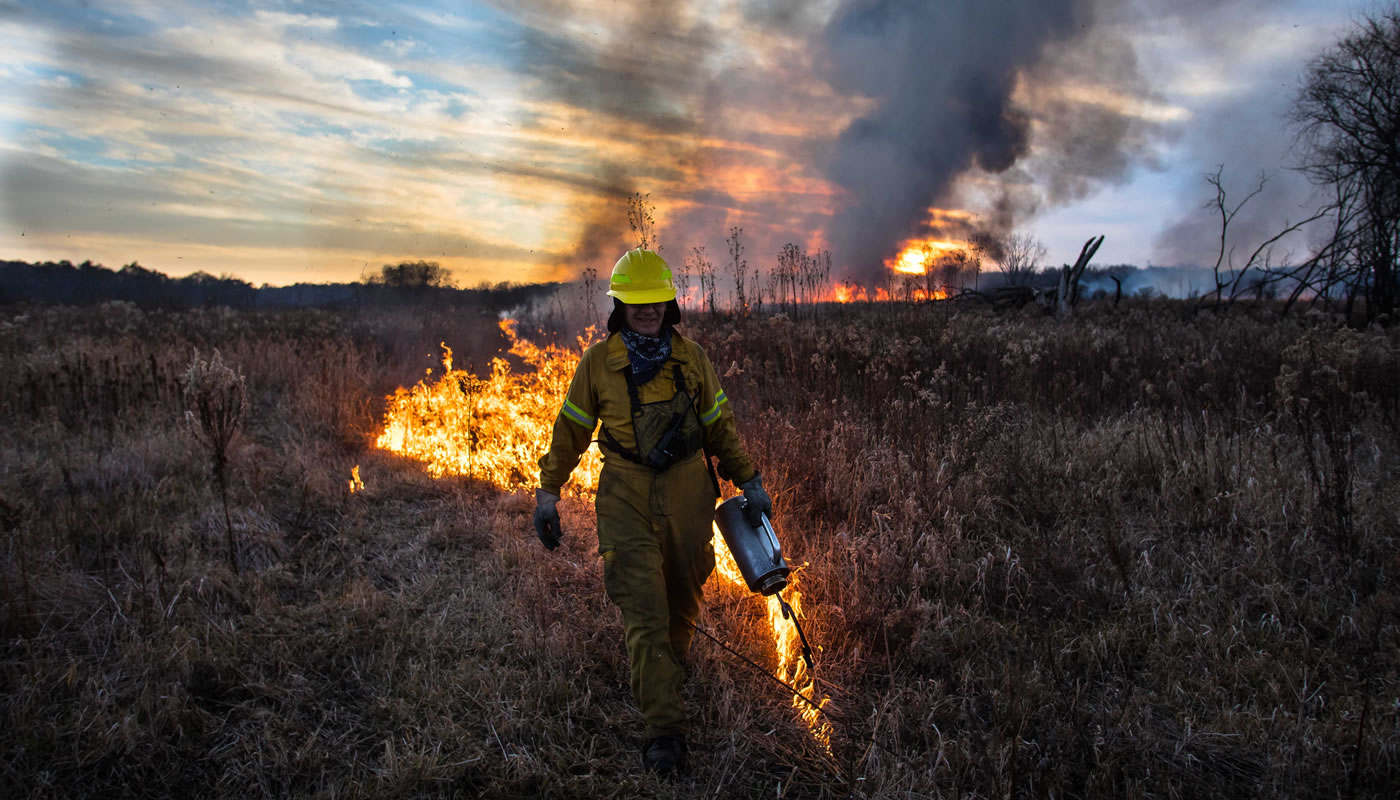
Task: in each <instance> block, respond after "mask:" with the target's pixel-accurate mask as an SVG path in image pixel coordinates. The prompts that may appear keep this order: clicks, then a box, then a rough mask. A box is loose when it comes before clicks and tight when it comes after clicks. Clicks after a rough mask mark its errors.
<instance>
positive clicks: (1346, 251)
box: [1290, 7, 1400, 319]
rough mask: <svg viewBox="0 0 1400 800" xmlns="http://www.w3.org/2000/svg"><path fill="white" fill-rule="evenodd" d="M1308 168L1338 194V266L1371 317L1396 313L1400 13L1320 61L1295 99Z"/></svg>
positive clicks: (1363, 28)
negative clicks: (1351, 275)
mask: <svg viewBox="0 0 1400 800" xmlns="http://www.w3.org/2000/svg"><path fill="white" fill-rule="evenodd" d="M1290 116H1291V119H1292V121H1293V123H1294V124H1295V125H1296V126H1297V128H1298V131H1299V133H1300V139H1299V143H1300V151H1301V164H1300V169H1301V170H1302V172H1303V173H1304V174H1305V175H1307V176H1308V178H1309V179H1310V180H1312V181H1313V182H1314V183H1315V184H1317V185H1320V186H1329V187H1333V188H1334V194H1335V196H1336V198H1337V202H1336V204H1335V205H1334V206H1333V207H1332V208H1331V209H1329V210H1330V211H1331V212H1332V213H1333V214H1334V215H1335V218H1336V222H1337V223H1338V224H1337V225H1336V227H1335V228H1334V232H1335V236H1334V240H1333V242H1332V245H1331V249H1332V250H1333V253H1332V254H1331V255H1332V260H1333V264H1332V266H1333V267H1336V268H1339V269H1343V270H1344V271H1345V270H1346V269H1352V270H1354V279H1353V294H1354V293H1355V292H1356V291H1361V292H1364V294H1365V297H1366V300H1367V301H1368V302H1367V317H1368V319H1374V318H1376V317H1377V316H1380V315H1389V314H1392V313H1393V312H1394V311H1395V306H1396V294H1397V289H1400V285H1398V284H1397V272H1400V263H1398V262H1400V7H1396V8H1394V9H1392V10H1390V11H1388V12H1386V13H1384V14H1381V15H1379V16H1364V17H1362V18H1361V21H1360V22H1359V24H1358V26H1357V29H1356V30H1355V31H1353V32H1352V33H1351V34H1349V35H1348V36H1346V37H1344V38H1343V39H1342V40H1341V41H1340V42H1338V43H1337V44H1336V45H1334V46H1333V47H1331V48H1329V49H1327V50H1324V51H1323V52H1322V53H1321V54H1319V55H1318V56H1317V57H1316V58H1315V59H1313V61H1312V63H1311V64H1310V65H1309V67H1308V74H1307V78H1306V80H1305V83H1304V85H1303V88H1302V90H1301V91H1300V92H1299V94H1298V97H1297V98H1296V99H1295V100H1294V104H1293V108H1292V111H1291V115H1290Z"/></svg>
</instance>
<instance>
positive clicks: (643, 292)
mask: <svg viewBox="0 0 1400 800" xmlns="http://www.w3.org/2000/svg"><path fill="white" fill-rule="evenodd" d="M608 297H616V298H617V299H618V300H621V301H622V302H624V303H626V304H627V305H629V306H644V305H647V304H649V303H665V302H668V301H671V300H675V299H676V290H675V288H674V287H669V288H668V287H664V286H663V287H661V288H659V289H609V290H608Z"/></svg>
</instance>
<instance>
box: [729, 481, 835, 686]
mask: <svg viewBox="0 0 1400 800" xmlns="http://www.w3.org/2000/svg"><path fill="white" fill-rule="evenodd" d="M747 504H748V501H747V500H745V499H744V498H743V496H742V495H741V496H737V497H731V498H729V499H728V500H726V501H724V502H723V503H720V504H719V506H718V507H717V508H715V525H716V526H718V527H719V532H720V535H721V536H723V537H724V543H725V544H726V545H728V547H729V553H730V554H731V555H732V556H734V563H736V564H738V565H739V572H740V573H742V574H743V576H744V582H745V583H746V584H748V587H749V591H752V592H757V593H758V594H761V595H764V596H765V597H766V596H776V597H777V598H778V603H779V604H780V605H781V606H782V609H783V619H788V620H792V625H793V627H794V628H796V629H797V638H798V639H799V640H800V641H801V642H802V660H803V661H805V662H807V669H808V671H814V670H815V664H813V662H812V648H811V647H809V646H808V645H807V635H806V634H805V633H803V632H802V623H800V622H798V621H797V613H796V612H794V611H793V610H792V606H790V605H788V602H787V600H784V599H783V596H782V595H781V594H780V592H782V590H783V589H785V588H787V582H788V581H787V577H788V574H789V573H791V572H792V570H791V569H790V568H789V567H788V565H787V561H786V560H784V559H783V546H782V545H781V544H780V543H779V542H778V533H777V531H775V530H774V529H773V523H772V521H771V520H769V519H768V515H767V514H764V513H762V512H760V513H759V515H758V518H759V524H757V525H755V524H753V523H751V522H749V518H748V516H747V515H746V514H745V506H747Z"/></svg>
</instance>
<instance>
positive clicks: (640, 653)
mask: <svg viewBox="0 0 1400 800" xmlns="http://www.w3.org/2000/svg"><path fill="white" fill-rule="evenodd" d="M608 295H610V296H611V297H612V298H613V310H612V313H611V315H610V316H609V317H608V337H607V339H605V340H604V341H602V342H599V343H598V344H595V345H593V346H592V347H590V348H588V350H586V351H585V352H584V354H583V358H582V359H581V360H580V361H579V365H578V370H577V371H576V372H575V373H574V377H573V382H572V383H571V384H570V386H569V392H568V395H567V396H566V397H565V399H564V404H563V407H562V408H561V409H560V412H559V417H558V419H556V420H555V422H554V430H553V436H552V438H551V441H550V446H549V452H547V453H546V454H545V455H544V456H543V457H542V458H541V459H540V462H539V463H540V488H539V489H538V490H536V492H535V500H536V509H535V531H536V533H537V534H538V535H539V538H540V541H541V542H543V543H544V546H545V547H547V548H549V549H551V550H553V549H554V548H555V547H558V546H559V541H560V536H561V533H560V527H559V512H558V511H557V510H556V507H555V505H556V503H558V501H559V492H560V487H562V486H563V485H564V483H566V482H567V481H568V478H569V474H570V473H572V472H573V470H574V467H576V466H577V465H578V461H579V458H580V456H582V454H583V451H584V450H585V449H586V448H587V447H588V445H589V442H590V440H591V439H592V437H593V431H594V429H595V428H596V427H597V426H598V424H599V423H602V430H601V432H600V434H599V438H598V444H599V446H600V448H601V450H602V453H603V472H602V475H601V476H600V477H599V479H598V495H597V500H596V503H595V510H596V511H597V515H598V554H599V555H600V556H602V558H603V583H604V586H605V588H606V590H607V594H608V597H609V598H610V599H611V600H612V602H613V603H614V604H616V605H617V607H618V608H619V609H620V610H621V611H622V624H623V628H624V630H625V633H626V643H627V655H628V659H629V661H630V664H631V685H632V696H633V697H634V698H635V700H636V702H637V705H638V706H639V707H640V709H641V712H642V716H643V718H644V719H645V720H646V736H645V739H644V741H645V744H644V745H643V747H642V764H643V765H644V766H645V768H646V769H648V770H651V771H654V772H657V773H662V774H665V773H672V772H675V771H678V770H681V769H684V767H685V762H686V742H685V736H686V733H687V727H688V720H687V717H686V713H685V705H684V703H683V702H682V700H681V683H682V681H683V679H684V671H683V668H682V665H683V664H684V662H685V658H686V653H687V651H688V650H689V648H690V639H691V634H692V632H693V629H692V628H691V625H692V624H693V623H694V622H695V620H696V618H697V617H698V615H699V612H700V600H701V591H702V587H703V586H704V583H705V579H706V578H708V577H709V575H710V572H711V571H713V570H714V566H715V552H714V548H713V547H712V546H711V545H710V536H711V529H710V524H711V520H712V519H713V517H714V508H715V499H716V498H717V497H718V496H719V482H718V481H717V480H716V479H715V476H714V472H713V468H712V467H711V465H710V459H709V456H715V457H716V458H717V459H718V461H719V474H720V475H721V476H722V477H724V478H725V479H726V480H729V481H732V482H733V483H734V484H735V485H737V486H738V487H739V488H740V489H741V490H743V493H744V497H745V498H746V500H747V501H748V509H747V513H749V514H750V516H751V517H752V518H753V519H754V521H755V524H757V517H758V514H759V513H760V512H762V513H767V514H769V515H771V514H772V510H773V503H772V501H771V499H770V498H769V496H768V493H767V492H766V491H764V489H763V482H762V480H761V479H760V477H759V474H758V473H757V472H756V471H755V470H754V468H753V465H752V464H751V463H750V461H749V458H748V456H747V455H745V453H744V450H743V447H742V446H741V445H740V443H739V436H738V433H737V432H736V430H735V426H734V413H733V411H732V410H731V407H730V406H729V403H728V399H727V398H726V397H725V394H724V390H723V389H721V388H720V385H719V378H718V376H717V375H716V374H715V369H714V366H713V365H711V364H710V359H709V358H708V357H707V356H706V355H705V353H704V351H702V350H701V349H700V347H699V345H697V344H696V343H695V342H693V341H691V340H689V339H687V338H685V337H684V336H681V335H680V334H679V333H677V332H676V331H675V325H676V324H677V323H679V322H680V319H681V312H680V306H679V305H678V304H677V302H676V290H675V287H674V285H673V284H672V281H671V268H670V267H669V266H667V264H666V262H665V260H663V259H662V258H661V256H659V255H657V254H656V253H655V252H653V251H651V250H641V249H639V250H631V251H629V252H627V253H625V254H624V255H623V256H622V258H620V259H618V261H617V264H616V266H614V267H613V271H612V278H611V280H610V281H609V283H608Z"/></svg>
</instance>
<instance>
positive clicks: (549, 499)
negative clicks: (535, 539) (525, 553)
mask: <svg viewBox="0 0 1400 800" xmlns="http://www.w3.org/2000/svg"><path fill="white" fill-rule="evenodd" d="M558 502H559V495H557V494H552V493H550V492H546V491H545V490H544V489H536V490H535V535H537V536H539V537H540V542H541V543H542V544H543V545H544V546H545V547H546V548H548V549H550V550H553V549H554V548H556V547H558V546H559V541H560V540H561V539H562V538H563V535H564V534H563V531H561V530H560V529H559V511H558V509H556V508H555V507H554V504H555V503H558Z"/></svg>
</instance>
